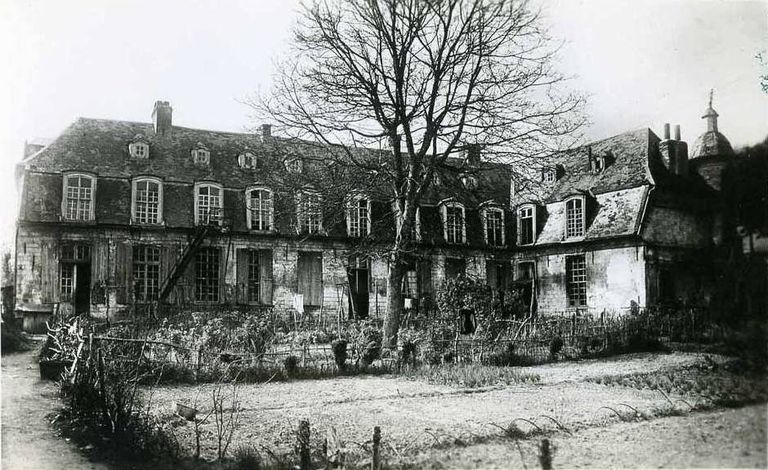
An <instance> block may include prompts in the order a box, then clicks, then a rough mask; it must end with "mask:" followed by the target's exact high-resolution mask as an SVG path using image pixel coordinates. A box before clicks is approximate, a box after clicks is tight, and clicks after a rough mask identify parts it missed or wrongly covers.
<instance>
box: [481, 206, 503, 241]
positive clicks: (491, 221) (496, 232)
mask: <svg viewBox="0 0 768 470" xmlns="http://www.w3.org/2000/svg"><path fill="white" fill-rule="evenodd" d="M485 240H486V242H487V243H488V245H490V246H503V245H504V210H503V209H498V208H488V209H485Z"/></svg>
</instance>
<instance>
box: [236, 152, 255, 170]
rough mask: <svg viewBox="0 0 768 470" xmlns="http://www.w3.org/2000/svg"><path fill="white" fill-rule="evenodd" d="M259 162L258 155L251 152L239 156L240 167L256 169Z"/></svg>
mask: <svg viewBox="0 0 768 470" xmlns="http://www.w3.org/2000/svg"><path fill="white" fill-rule="evenodd" d="M257 162H258V159H257V158H256V155H254V154H252V153H251V152H245V153H241V154H240V155H238V157H237V164H238V165H239V166H240V168H247V169H254V168H256V164H257Z"/></svg>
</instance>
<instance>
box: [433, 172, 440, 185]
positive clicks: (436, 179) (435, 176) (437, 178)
mask: <svg viewBox="0 0 768 470" xmlns="http://www.w3.org/2000/svg"><path fill="white" fill-rule="evenodd" d="M441 183H442V180H441V179H440V175H439V174H438V173H433V174H432V185H433V186H440V184H441Z"/></svg>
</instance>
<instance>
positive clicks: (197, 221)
mask: <svg viewBox="0 0 768 470" xmlns="http://www.w3.org/2000/svg"><path fill="white" fill-rule="evenodd" d="M205 187H208V188H211V187H212V188H216V189H218V190H219V207H218V208H217V209H218V210H219V215H218V217H217V218H218V220H217V221H216V224H218V225H221V222H222V213H223V212H224V187H223V186H222V185H220V184H219V183H215V182H212V181H200V182H197V183H195V185H194V193H193V197H194V203H195V210H194V213H195V223H194V225H205V224H211V219H210V216H209V218H208V222H206V223H203V222H201V221H200V198H199V196H200V195H199V192H200V189H202V188H205ZM209 197H210V195H209ZM208 209H210V207H209V208H208Z"/></svg>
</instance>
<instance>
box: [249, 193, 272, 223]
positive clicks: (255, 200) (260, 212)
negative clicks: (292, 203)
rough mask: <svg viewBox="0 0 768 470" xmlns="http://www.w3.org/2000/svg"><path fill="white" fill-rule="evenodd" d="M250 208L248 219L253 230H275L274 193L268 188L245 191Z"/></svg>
mask: <svg viewBox="0 0 768 470" xmlns="http://www.w3.org/2000/svg"><path fill="white" fill-rule="evenodd" d="M245 202H246V205H247V206H248V211H247V212H246V217H247V219H248V227H249V228H250V229H251V230H259V231H263V232H265V231H269V230H272V229H273V223H274V208H273V207H274V206H273V203H272V191H270V190H269V189H266V188H249V189H248V190H246V191H245Z"/></svg>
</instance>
